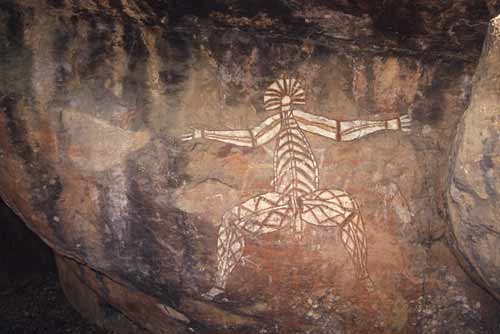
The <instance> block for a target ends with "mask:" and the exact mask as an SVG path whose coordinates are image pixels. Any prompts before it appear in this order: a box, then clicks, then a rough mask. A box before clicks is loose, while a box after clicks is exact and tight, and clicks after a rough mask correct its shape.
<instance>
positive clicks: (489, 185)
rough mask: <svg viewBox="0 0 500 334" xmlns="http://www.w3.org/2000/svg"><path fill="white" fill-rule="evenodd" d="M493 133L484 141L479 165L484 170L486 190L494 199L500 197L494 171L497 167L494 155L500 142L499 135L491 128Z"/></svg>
mask: <svg viewBox="0 0 500 334" xmlns="http://www.w3.org/2000/svg"><path fill="white" fill-rule="evenodd" d="M490 132H491V134H490V136H489V138H488V139H486V140H484V141H483V147H484V149H483V157H482V159H481V160H480V161H479V166H480V167H481V170H482V171H483V179H484V184H485V190H486V193H487V194H488V196H490V197H491V198H492V199H493V200H495V199H498V197H499V194H498V190H497V186H496V183H497V182H496V178H495V173H493V171H494V168H495V163H494V161H493V159H492V158H491V157H492V156H495V155H496V152H498V148H497V147H498V142H499V138H500V137H499V136H498V133H497V132H496V131H495V130H490Z"/></svg>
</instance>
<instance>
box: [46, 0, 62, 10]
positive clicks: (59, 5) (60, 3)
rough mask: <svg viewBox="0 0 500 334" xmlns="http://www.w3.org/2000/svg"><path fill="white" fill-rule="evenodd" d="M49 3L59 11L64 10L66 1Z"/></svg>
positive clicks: (50, 0) (48, 1)
mask: <svg viewBox="0 0 500 334" xmlns="http://www.w3.org/2000/svg"><path fill="white" fill-rule="evenodd" d="M47 3H48V4H49V6H52V7H54V8H57V9H60V8H64V0H47Z"/></svg>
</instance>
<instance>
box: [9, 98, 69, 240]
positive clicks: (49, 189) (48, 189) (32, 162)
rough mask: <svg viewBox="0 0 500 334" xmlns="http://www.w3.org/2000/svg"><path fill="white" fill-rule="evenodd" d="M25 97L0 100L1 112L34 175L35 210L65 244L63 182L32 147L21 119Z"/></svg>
mask: <svg viewBox="0 0 500 334" xmlns="http://www.w3.org/2000/svg"><path fill="white" fill-rule="evenodd" d="M23 99H24V98H22V97H13V96H7V97H4V98H3V99H2V100H0V111H2V112H3V113H4V114H5V115H6V118H7V129H8V131H9V138H10V139H11V142H12V144H13V146H14V147H15V148H16V153H17V155H18V156H19V157H20V158H21V160H22V161H23V163H24V166H25V168H26V171H27V173H28V174H29V175H30V176H31V180H30V189H32V193H31V204H32V206H33V208H34V209H35V210H36V211H38V212H40V213H42V214H43V215H44V216H45V217H46V219H47V222H48V223H49V224H50V225H51V227H52V230H53V232H54V235H55V237H56V238H57V241H58V242H61V243H63V240H64V231H63V225H62V224H60V222H59V216H58V209H57V205H58V201H59V198H60V195H61V193H62V183H61V181H60V179H59V177H58V176H57V175H54V172H53V168H52V167H51V166H50V164H49V163H48V162H47V161H46V159H45V158H44V157H43V156H41V155H40V154H39V153H38V152H35V151H34V150H33V147H31V145H30V144H29V140H28V138H26V134H27V133H28V131H27V130H26V127H25V125H24V123H23V121H22V120H21V119H20V117H19V116H20V115H19V109H18V108H19V107H20V105H21V104H23V103H25V101H23Z"/></svg>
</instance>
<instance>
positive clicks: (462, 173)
mask: <svg viewBox="0 0 500 334" xmlns="http://www.w3.org/2000/svg"><path fill="white" fill-rule="evenodd" d="M499 106H500V17H497V18H496V19H494V20H492V21H491V23H490V28H489V31H488V36H487V38H486V42H485V44H484V48H483V54H482V56H481V60H480V62H479V65H478V67H477V69H476V73H475V75H474V80H473V90H472V97H471V103H470V106H469V108H468V109H467V111H466V112H465V114H464V116H463V119H462V120H461V122H460V128H459V131H458V134H457V139H456V143H455V145H456V147H455V154H454V162H453V164H452V166H451V176H450V177H451V179H450V189H449V206H450V215H451V226H452V229H453V234H454V236H455V237H456V249H457V251H458V252H459V254H460V257H462V260H463V262H464V265H465V266H466V267H467V268H468V269H470V270H471V271H472V272H473V273H474V274H475V276H476V277H477V278H478V279H479V281H480V282H481V283H482V284H483V285H484V286H485V287H487V288H488V289H489V291H491V293H492V294H494V295H495V296H496V297H497V298H499V299H500V108H499Z"/></svg>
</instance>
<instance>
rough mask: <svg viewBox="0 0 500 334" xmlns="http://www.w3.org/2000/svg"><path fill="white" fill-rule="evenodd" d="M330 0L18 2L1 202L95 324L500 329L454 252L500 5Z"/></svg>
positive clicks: (244, 329)
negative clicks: (475, 101) (484, 52)
mask: <svg viewBox="0 0 500 334" xmlns="http://www.w3.org/2000/svg"><path fill="white" fill-rule="evenodd" d="M325 3H326V2H323V1H317V2H316V1H313V2H311V3H310V4H305V3H302V1H272V2H269V1H255V2H254V3H252V4H251V5H249V4H248V2H246V1H222V0H221V1H216V2H214V3H212V4H204V5H199V4H197V2H196V1H182V3H181V2H174V3H168V4H167V3H166V2H165V1H159V0H158V1H153V0H148V1H134V0H128V1H115V0H109V1H105V0H102V1H97V0H94V1H92V0H86V1H78V2H77V1H63V0H62V1H59V0H58V1H54V0H50V1H49V0H47V1H36V2H33V1H28V0H19V1H9V2H5V3H2V4H0V9H1V10H0V30H1V31H2V34H0V43H1V46H2V48H1V49H0V50H6V51H5V52H2V53H0V70H1V72H2V73H3V74H4V75H3V77H2V79H1V80H0V194H1V196H2V198H4V199H5V201H6V202H7V203H8V204H9V205H10V206H11V207H12V208H14V209H15V210H16V212H17V213H18V214H19V215H20V216H21V217H22V218H23V220H24V221H25V222H26V224H28V226H29V227H30V228H31V229H33V230H34V231H36V233H37V234H38V235H40V236H41V237H42V238H43V239H44V240H45V241H46V242H47V243H48V244H49V245H50V246H51V247H52V248H53V249H54V250H55V252H56V253H58V254H59V255H58V267H59V271H60V276H61V279H62V282H63V284H64V285H65V289H66V291H67V294H68V296H69V297H70V299H71V300H72V302H73V304H74V305H75V306H76V307H77V308H79V309H80V310H81V312H82V313H83V314H85V315H87V316H88V317H91V318H93V319H94V320H95V321H96V322H98V323H101V324H109V323H113V321H114V320H113V319H115V317H116V319H118V320H119V319H122V318H120V317H118V316H116V312H120V313H122V314H123V315H124V316H125V317H126V318H128V319H131V320H132V321H134V322H136V323H137V324H138V325H139V326H141V327H142V328H145V329H146V330H148V331H150V332H153V333H190V332H196V333H367V332H370V333H433V332H434V333H487V332H488V330H492V328H498V319H496V318H495V317H494V316H491V315H494V314H497V313H495V312H498V308H497V307H498V305H496V304H494V302H493V301H492V300H491V299H490V296H489V295H488V294H486V293H484V291H483V290H482V289H480V288H477V287H476V286H475V284H474V283H473V282H472V281H471V280H470V279H469V278H468V276H466V275H465V274H464V272H463V271H462V269H461V267H460V266H459V265H458V263H457V262H456V260H455V258H454V257H453V255H452V253H451V252H450V251H449V250H448V247H447V242H446V231H447V228H448V225H447V220H446V219H447V214H446V185H447V184H446V179H447V176H448V172H449V168H448V155H449V152H450V151H451V147H452V141H453V138H454V134H455V131H456V125H457V124H458V122H459V120H460V117H461V116H462V114H463V112H464V110H465V108H466V106H467V104H468V102H469V96H470V89H471V82H472V79H471V78H472V73H473V71H474V68H475V66H476V61H477V59H478V57H479V54H480V49H481V44H482V40H483V36H484V27H485V22H486V20H487V19H488V17H489V12H488V7H487V5H486V3H483V2H477V1H454V2H453V3H448V2H447V3H444V2H442V1H420V2H419V3H418V5H414V4H413V2H411V3H410V2H405V4H404V5H402V6H396V2H395V1H333V2H332V3H330V4H328V5H326V4H325ZM397 3H398V4H399V3H400V2H397ZM471 13H474V14H471ZM408 22H412V23H414V24H411V25H408ZM457 22H462V23H463V24H457ZM408 26H410V28H408ZM292 79H296V81H292ZM277 80H282V81H278V83H277V84H275V86H271V85H273V84H274V83H276V82H277ZM287 80H288V81H287ZM270 86H271V89H268V87H270ZM283 91H286V93H283ZM266 92H267V93H266ZM291 101H292V103H291V104H292V106H291V107H290V109H288V108H289V107H288V106H289V104H290V102H291ZM304 103H305V104H304ZM292 116H293V117H292ZM259 125H261V126H259ZM283 128H286V129H288V130H287V132H280V131H282V129H283ZM339 129H340V130H341V131H338V130H339ZM373 129H375V130H378V131H375V132H374V133H368V132H370V131H369V130H373ZM202 130H203V131H202ZM348 130H349V131H348ZM403 130H404V131H403ZM214 131H215V132H214ZM225 131H232V132H225ZM342 131H343V132H342ZM340 132H342V133H340ZM277 143H280V145H277ZM292 153H293V154H292ZM318 183H319V184H318ZM287 187H288V188H287ZM290 189H293V191H291V190H290ZM99 307H101V308H102V309H99V310H97V308H99ZM110 309H111V310H113V312H110V311H109V310H110ZM109 314H111V315H110V318H111V319H106V315H109ZM118 320H117V322H120V323H122V322H121V321H118ZM495 326H496V327H495Z"/></svg>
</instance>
